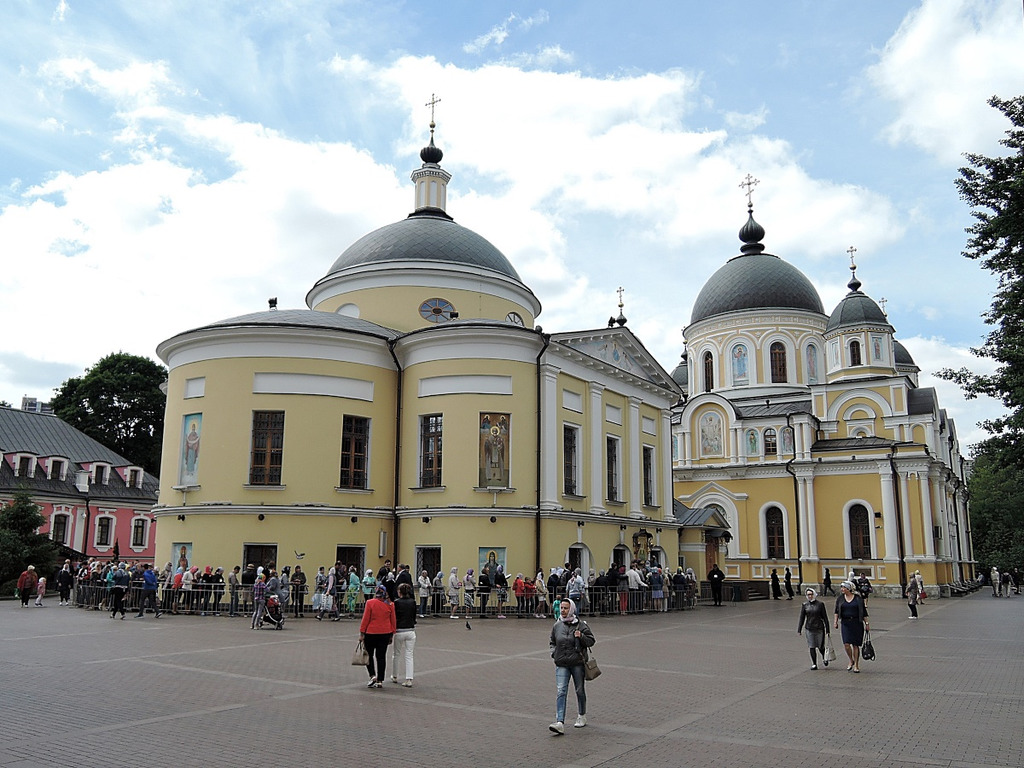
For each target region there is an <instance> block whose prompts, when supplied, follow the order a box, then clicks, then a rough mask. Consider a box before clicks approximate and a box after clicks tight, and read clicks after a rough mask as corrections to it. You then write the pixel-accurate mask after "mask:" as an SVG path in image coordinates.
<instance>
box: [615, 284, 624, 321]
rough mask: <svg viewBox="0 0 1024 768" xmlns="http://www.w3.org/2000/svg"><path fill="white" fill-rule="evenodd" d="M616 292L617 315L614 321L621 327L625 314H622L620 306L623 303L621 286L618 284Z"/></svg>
mask: <svg viewBox="0 0 1024 768" xmlns="http://www.w3.org/2000/svg"><path fill="white" fill-rule="evenodd" d="M618 294H619V316H618V317H617V318H615V322H616V323H618V325H619V327H620V328H621V327H622V326H624V325H625V324H626V316H625V315H624V314H622V306H623V305H622V286H621V285H620V286H619V290H618Z"/></svg>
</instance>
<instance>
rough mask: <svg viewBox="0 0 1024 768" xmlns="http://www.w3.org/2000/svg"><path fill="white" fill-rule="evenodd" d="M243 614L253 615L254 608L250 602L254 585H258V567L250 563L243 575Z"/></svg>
mask: <svg viewBox="0 0 1024 768" xmlns="http://www.w3.org/2000/svg"><path fill="white" fill-rule="evenodd" d="M241 581H242V613H243V614H246V613H251V612H252V606H251V605H250V604H249V600H250V599H251V598H252V585H253V584H255V583H256V566H255V565H253V564H252V563H249V564H248V565H247V566H246V567H245V572H244V573H243V574H242V579H241Z"/></svg>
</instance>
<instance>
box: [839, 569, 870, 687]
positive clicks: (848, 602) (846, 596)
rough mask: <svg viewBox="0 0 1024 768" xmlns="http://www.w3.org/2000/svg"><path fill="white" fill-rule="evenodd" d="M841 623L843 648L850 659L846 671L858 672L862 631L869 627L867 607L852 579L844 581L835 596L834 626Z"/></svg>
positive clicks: (862, 638)
mask: <svg viewBox="0 0 1024 768" xmlns="http://www.w3.org/2000/svg"><path fill="white" fill-rule="evenodd" d="M840 622H842V624H843V648H844V649H845V651H846V655H847V657H849V659H850V666H848V667H847V668H846V671H847V672H860V647H861V645H863V643H864V631H865V630H870V629H871V624H870V622H869V621H868V609H867V606H865V605H864V601H863V600H862V599H861V597H860V595H858V594H857V592H856V591H855V589H854V586H853V582H852V581H844V582H843V583H842V585H841V586H840V587H839V597H837V598H836V611H835V622H834V626H836V627H838V626H839V623H840Z"/></svg>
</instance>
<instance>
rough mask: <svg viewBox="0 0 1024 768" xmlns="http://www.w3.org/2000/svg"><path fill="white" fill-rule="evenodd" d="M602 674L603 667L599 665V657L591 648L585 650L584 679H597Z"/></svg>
mask: <svg viewBox="0 0 1024 768" xmlns="http://www.w3.org/2000/svg"><path fill="white" fill-rule="evenodd" d="M600 676H601V668H600V667H599V666H597V659H595V658H594V654H593V653H592V652H591V650H590V649H589V648H587V649H586V650H584V651H583V679H584V680H596V679H597V678H599V677H600Z"/></svg>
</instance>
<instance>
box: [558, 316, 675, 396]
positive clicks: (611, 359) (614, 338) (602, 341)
mask: <svg viewBox="0 0 1024 768" xmlns="http://www.w3.org/2000/svg"><path fill="white" fill-rule="evenodd" d="M553 338H554V339H555V340H556V341H558V343H559V344H563V345H565V346H567V347H570V348H572V349H574V350H575V351H577V352H579V353H580V354H583V355H586V356H587V357H592V358H594V359H595V360H600V361H601V362H603V363H606V364H608V365H610V366H612V367H614V368H618V369H619V370H621V371H625V372H626V373H629V374H631V375H633V376H636V377H638V378H641V379H643V380H645V381H649V382H651V383H653V384H657V385H659V386H674V385H673V383H672V379H671V377H670V376H669V375H668V373H667V372H666V371H665V370H664V369H663V368H662V367H661V365H660V364H659V363H658V362H657V361H656V360H655V359H654V358H652V357H651V356H650V354H649V353H648V352H647V350H646V349H644V348H643V346H642V345H641V344H640V343H639V342H638V341H637V340H636V338H635V337H634V336H633V334H632V333H630V332H628V331H623V330H620V329H617V328H616V329H609V330H608V331H605V332H600V331H595V332H593V333H590V334H587V335H582V334H572V333H566V334H556V335H555V336H554V337H553Z"/></svg>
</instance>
